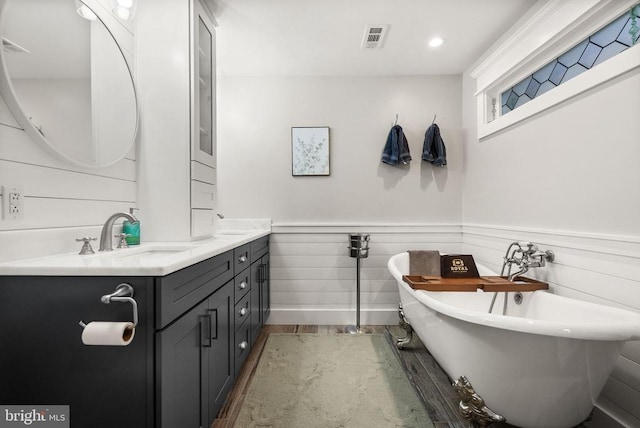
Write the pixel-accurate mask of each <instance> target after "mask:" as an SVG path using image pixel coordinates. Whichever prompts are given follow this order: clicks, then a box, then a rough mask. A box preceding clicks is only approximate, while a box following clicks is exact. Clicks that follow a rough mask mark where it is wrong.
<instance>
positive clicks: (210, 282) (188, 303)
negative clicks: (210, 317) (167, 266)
mask: <svg viewBox="0 0 640 428" xmlns="http://www.w3.org/2000/svg"><path fill="white" fill-rule="evenodd" d="M232 278H233V251H227V252H226V253H223V254H220V255H217V256H215V257H212V258H210V259H207V260H203V261H201V262H199V263H196V264H195V265H193V266H189V267H186V268H184V269H181V270H179V271H177V272H174V273H172V274H170V275H167V276H163V277H161V278H157V279H156V296H157V298H156V299H157V300H156V329H161V328H164V327H165V326H166V325H167V324H169V323H170V322H171V321H173V320H174V319H176V318H177V317H179V316H180V315H182V314H183V313H185V312H187V311H188V310H189V309H190V308H192V307H193V306H195V305H196V304H197V303H198V302H200V301H202V300H203V299H204V298H206V297H207V296H209V295H210V294H211V293H213V292H214V291H216V290H217V289H218V288H220V287H222V286H223V285H224V284H226V283H227V282H228V281H229V280H231V279H232Z"/></svg>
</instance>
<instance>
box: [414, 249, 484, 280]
mask: <svg viewBox="0 0 640 428" xmlns="http://www.w3.org/2000/svg"><path fill="white" fill-rule="evenodd" d="M408 253H409V275H425V276H441V277H442V278H477V277H478V276H480V275H479V274H478V268H477V267H476V263H475V261H474V260H473V256H472V255H471V254H445V255H442V256H441V255H440V252H439V251H437V250H435V251H434V250H409V251H408Z"/></svg>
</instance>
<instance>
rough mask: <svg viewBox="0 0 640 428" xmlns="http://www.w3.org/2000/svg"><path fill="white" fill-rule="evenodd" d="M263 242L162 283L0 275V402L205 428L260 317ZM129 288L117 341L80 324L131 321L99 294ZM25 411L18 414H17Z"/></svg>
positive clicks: (120, 306) (160, 427)
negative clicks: (130, 324)
mask: <svg viewBox="0 0 640 428" xmlns="http://www.w3.org/2000/svg"><path fill="white" fill-rule="evenodd" d="M268 266H269V237H268V236H265V237H262V238H258V239H256V240H255V241H252V242H250V243H247V244H244V245H241V246H239V247H237V248H235V249H233V250H230V251H227V252H225V253H223V254H219V255H217V256H214V257H211V258H209V259H207V260H204V261H201V262H198V263H196V264H194V265H191V266H189V267H187V268H184V269H181V270H178V271H176V272H173V273H171V274H169V275H166V276H162V277H86V276H83V277H62V276H60V277H46V276H37V277H36V276H34V277H27V276H14V277H8V276H4V277H0V341H1V342H0V343H1V344H2V345H1V346H2V352H0V376H1V377H2V382H0V403H1V404H3V405H27V406H28V405H47V404H48V405H68V406H69V410H70V421H71V425H70V426H71V427H73V428H76V427H77V428H84V427H89V426H90V427H95V428H113V427H116V426H117V427H122V428H144V427H147V428H154V427H155V428H199V427H203V428H205V427H209V426H211V424H212V422H213V421H214V419H215V417H216V415H217V413H218V411H219V410H220V408H221V407H222V405H223V404H224V401H225V400H226V397H227V395H228V393H229V392H230V390H231V388H232V387H233V384H234V382H235V378H236V376H237V374H238V372H239V371H240V369H241V366H242V363H243V362H244V360H245V359H246V356H247V355H248V353H249V351H250V349H251V346H252V344H253V343H254V342H255V339H256V338H257V334H259V333H260V329H261V327H262V325H263V324H264V322H265V321H266V319H267V317H268V313H269V296H268V293H269V278H268ZM123 282H125V283H128V284H131V285H132V286H133V288H134V290H135V294H134V298H135V300H136V302H137V305H138V316H139V321H138V325H137V327H136V332H135V336H134V339H133V341H132V342H131V343H130V344H129V345H128V346H86V345H84V344H83V343H82V341H81V333H82V327H81V326H79V325H78V323H79V321H80V320H82V321H84V322H85V323H88V322H90V321H93V320H103V321H130V320H131V319H132V307H131V305H130V304H125V303H115V302H112V303H110V304H104V303H102V302H101V301H100V297H101V296H102V295H105V294H109V293H112V292H113V291H114V289H115V287H116V286H117V285H118V284H120V283H123ZM26 410H28V409H26Z"/></svg>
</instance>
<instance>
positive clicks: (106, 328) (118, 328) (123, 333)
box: [82, 321, 136, 346]
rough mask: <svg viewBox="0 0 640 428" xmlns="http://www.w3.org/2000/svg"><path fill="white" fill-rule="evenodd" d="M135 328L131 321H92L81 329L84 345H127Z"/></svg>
mask: <svg viewBox="0 0 640 428" xmlns="http://www.w3.org/2000/svg"><path fill="white" fill-rule="evenodd" d="M135 332H136V329H135V327H134V326H133V323H131V322H108V321H93V322H90V323H89V324H87V326H86V327H85V328H84V330H82V343H84V344H85V345H103V346H127V345H128V344H129V343H131V341H132V340H133V336H134V335H135Z"/></svg>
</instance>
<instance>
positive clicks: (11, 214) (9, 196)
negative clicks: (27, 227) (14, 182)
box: [2, 186, 24, 220]
mask: <svg viewBox="0 0 640 428" xmlns="http://www.w3.org/2000/svg"><path fill="white" fill-rule="evenodd" d="M23 201H24V192H23V191H22V189H20V188H18V187H10V186H2V218H3V219H4V220H22V219H23V218H24V203H23Z"/></svg>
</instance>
